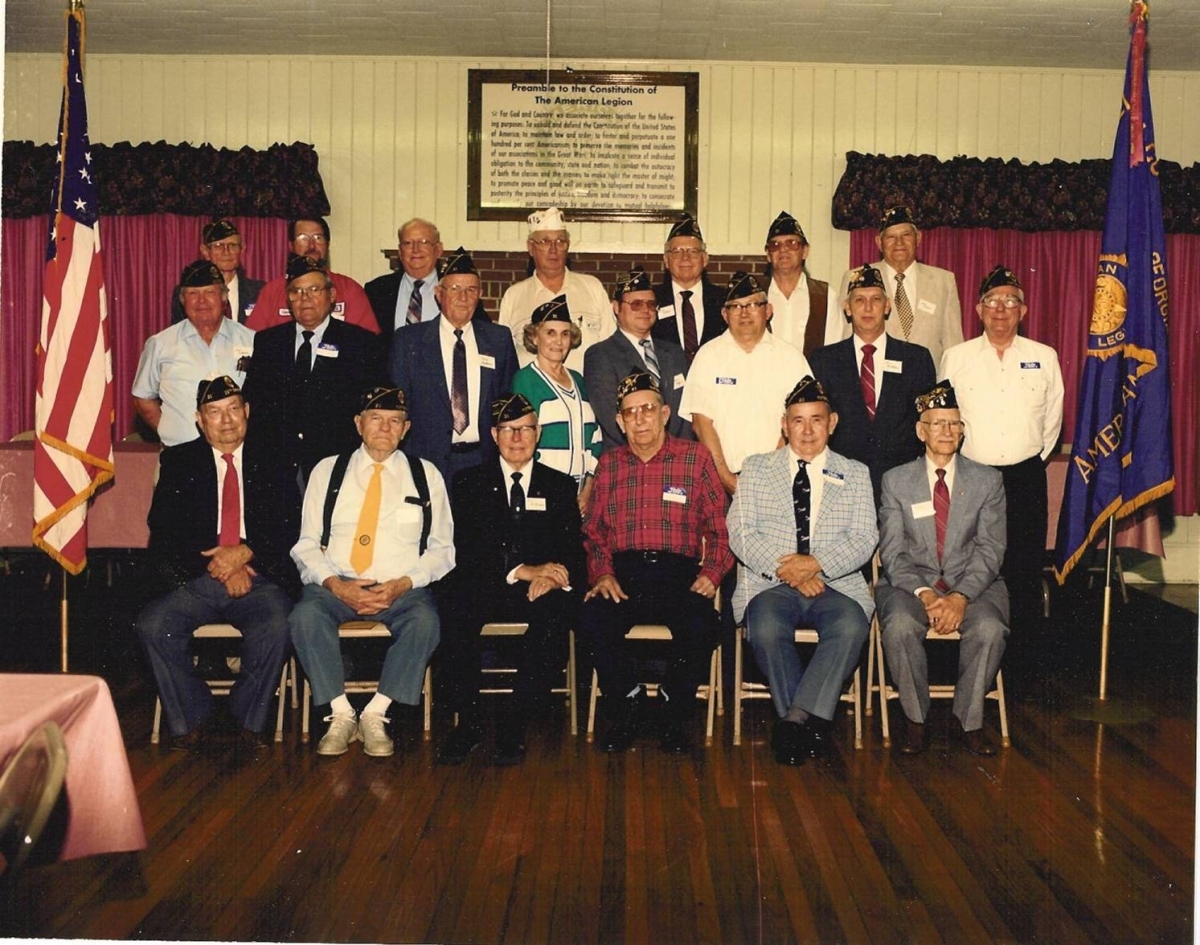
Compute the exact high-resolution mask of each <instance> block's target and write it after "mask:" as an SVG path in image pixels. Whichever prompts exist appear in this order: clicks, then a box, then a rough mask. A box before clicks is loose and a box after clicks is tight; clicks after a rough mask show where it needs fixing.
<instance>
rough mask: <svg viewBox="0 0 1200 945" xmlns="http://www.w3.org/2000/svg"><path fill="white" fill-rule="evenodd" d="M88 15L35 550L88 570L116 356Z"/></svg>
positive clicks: (54, 252) (46, 333)
mask: <svg viewBox="0 0 1200 945" xmlns="http://www.w3.org/2000/svg"><path fill="white" fill-rule="evenodd" d="M83 27H84V23H83V11H82V10H78V11H73V12H71V13H69V14H68V16H67V48H66V68H65V70H64V73H63V80H64V85H63V94H62V112H61V114H60V115H59V120H58V180H57V182H56V184H55V188H54V194H53V200H52V203H51V209H50V214H51V223H50V239H49V245H48V247H47V252H46V273H45V280H44V286H45V290H44V291H45V298H44V300H43V302H42V328H41V337H40V341H39V343H38V348H37V403H36V408H35V409H36V415H35V427H36V430H37V437H36V440H35V442H34V454H33V455H34V459H33V519H34V524H33V543H34V544H35V545H37V546H38V547H39V548H41V549H42V550H44V551H45V552H46V553H47V554H49V555H50V556H51V557H52V558H54V559H55V560H56V561H58V562H59V564H61V565H62V566H63V567H64V568H66V569H67V570H68V571H70V572H71V573H72V574H78V573H79V572H80V571H82V570H83V569H84V567H85V566H86V565H87V506H88V499H89V497H90V496H91V495H92V494H93V493H94V492H95V491H96V490H97V489H98V488H100V486H102V485H104V483H106V482H108V481H109V480H110V479H112V477H113V447H112V421H113V392H112V352H111V349H110V345H109V337H108V303H107V300H106V298H105V293H104V269H103V266H102V265H101V262H102V259H101V254H100V222H99V213H98V212H97V206H96V188H95V184H94V182H93V180H92V156H91V153H90V151H91V144H90V143H89V141H88V131H87V105H86V103H85V101H84V95H83V50H82V43H83V32H84V28H83Z"/></svg>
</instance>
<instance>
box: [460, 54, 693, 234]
mask: <svg viewBox="0 0 1200 945" xmlns="http://www.w3.org/2000/svg"><path fill="white" fill-rule="evenodd" d="M467 76H468V78H467V82H468V109H467V121H468V125H469V128H468V137H467V219H469V220H523V219H524V218H525V217H526V216H527V215H528V214H529V213H530V212H532V211H533V210H537V209H544V208H545V207H551V206H553V207H558V208H559V209H560V210H562V211H563V212H564V213H565V214H566V215H567V217H568V218H569V219H571V220H572V221H576V220H602V221H616V222H630V223H663V222H670V221H673V220H675V219H676V218H677V217H678V216H679V215H680V214H681V213H683V212H687V213H691V214H692V215H695V213H696V180H697V174H698V167H697V163H698V162H697V153H698V150H699V134H700V132H699V106H700V76H699V74H698V73H695V72H545V71H541V72H538V71H536V70H499V69H471V70H469V71H468V73H467Z"/></svg>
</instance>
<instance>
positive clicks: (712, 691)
mask: <svg viewBox="0 0 1200 945" xmlns="http://www.w3.org/2000/svg"><path fill="white" fill-rule="evenodd" d="M720 667H721V648H720V647H719V646H718V647H717V648H716V649H715V650H713V652H712V657H711V658H710V659H709V662H708V705H707V707H706V708H707V710H708V711H707V715H708V726H707V728H706V729H705V732H704V744H705V745H711V744H712V742H713V721H714V716H715V714H716V707H717V701H718V700H719V699H720V697H721V668H720Z"/></svg>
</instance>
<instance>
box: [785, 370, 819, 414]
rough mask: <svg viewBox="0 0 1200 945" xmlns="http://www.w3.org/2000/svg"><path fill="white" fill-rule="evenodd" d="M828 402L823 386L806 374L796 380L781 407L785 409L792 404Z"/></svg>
mask: <svg viewBox="0 0 1200 945" xmlns="http://www.w3.org/2000/svg"><path fill="white" fill-rule="evenodd" d="M827 403H829V395H828V394H826V393H825V388H824V387H823V386H822V385H821V382H820V381H818V380H817V379H816V378H815V377H813V376H812V375H811V374H806V375H804V377H802V378H800V380H799V381H797V382H796V386H795V387H793V388H792V392H791V393H790V394H788V395H787V400H785V401H784V402H783V409H784V410H787V408H788V407H790V406H792V405H793V404H827Z"/></svg>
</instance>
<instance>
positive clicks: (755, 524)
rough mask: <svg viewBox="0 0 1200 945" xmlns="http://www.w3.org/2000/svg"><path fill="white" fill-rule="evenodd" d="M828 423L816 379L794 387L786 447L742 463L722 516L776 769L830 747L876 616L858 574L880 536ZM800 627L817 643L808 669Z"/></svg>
mask: <svg viewBox="0 0 1200 945" xmlns="http://www.w3.org/2000/svg"><path fill="white" fill-rule="evenodd" d="M837 422H838V416H837V414H836V413H833V412H832V410H831V408H830V405H829V398H828V397H827V396H826V394H825V390H824V388H822V387H821V384H820V382H818V381H816V380H814V379H813V378H811V377H804V378H801V380H800V382H799V383H798V384H797V385H796V386H795V387H794V388H793V389H792V392H791V393H790V394H788V396H787V399H786V401H785V402H784V414H783V437H784V439H785V440H786V441H787V445H786V446H783V447H780V448H779V449H777V450H775V451H774V452H773V453H759V454H757V455H755V456H750V457H747V459H746V464H745V466H743V467H742V476H741V481H740V483H739V484H738V491H737V494H736V495H735V496H734V497H733V504H732V505H731V506H730V508H729V542H730V545H731V547H732V548H733V553H734V554H735V555H737V557H738V559H739V560H740V561H741V562H742V570H741V574H740V575H739V578H738V583H737V591H736V592H735V593H734V597H733V609H734V615H735V616H736V617H737V618H738V619H739V620H741V619H742V615H743V613H744V614H745V618H744V619H745V624H746V630H747V636H748V638H749V640H750V646H751V647H753V648H754V657H755V659H756V660H757V661H758V665H759V666H760V667H761V668H762V670H763V672H764V673H766V676H767V683H768V684H769V685H770V687H771V700H772V702H773V703H774V705H775V711H776V713H777V714H778V715H779V720H778V721H777V722H776V723H775V730H774V732H773V733H772V736H771V747H772V748H773V749H774V750H775V760H776V761H777V762H779V763H780V764H784V765H800V764H803V763H804V761H805V759H806V758H820V757H822V756H823V755H824V754H825V752H826V751H827V750H828V748H829V728H830V721H831V720H832V719H833V711H834V709H835V708H836V707H837V703H838V699H839V698H840V697H841V694H842V687H843V685H845V682H846V678H847V677H848V676H849V675H850V674H851V673H852V672H853V671H854V667H855V665H856V664H857V663H858V658H859V655H860V654H861V653H862V647H863V643H864V642H865V641H866V639H867V632H868V630H869V622H870V619H871V614H872V612H873V611H874V602H873V601H872V600H871V592H870V590H869V589H868V588H867V582H866V581H865V580H864V579H863V576H862V570H861V569H862V566H863V565H864V564H866V563H867V561H869V560H870V559H871V554H872V553H873V552H874V551H875V543H876V541H877V540H878V537H879V535H878V532H877V530H876V527H875V506H874V502H873V501H872V498H871V474H870V473H869V472H868V471H867V467H866V466H864V465H863V464H862V463H858V462H855V461H854V460H852V459H847V458H846V457H844V456H841V455H839V454H838V453H835V452H834V451H833V450H831V449H829V448H828V443H829V436H830V434H831V433H833V431H834V428H835V427H837ZM797 627H813V628H815V629H816V631H817V636H818V637H819V642H818V643H817V651H816V652H815V653H814V654H813V657H812V659H811V660H809V664H808V666H807V667H805V666H804V665H803V663H801V661H800V657H799V655H798V654H797V652H796V647H795V643H794V639H795V636H794V635H795V631H796V628H797Z"/></svg>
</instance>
